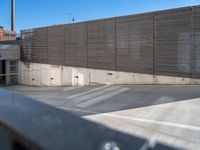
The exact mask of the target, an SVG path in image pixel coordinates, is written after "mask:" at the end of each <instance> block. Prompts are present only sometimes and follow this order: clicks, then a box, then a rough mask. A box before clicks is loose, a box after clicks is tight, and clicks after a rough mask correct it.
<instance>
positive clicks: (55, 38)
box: [48, 25, 65, 65]
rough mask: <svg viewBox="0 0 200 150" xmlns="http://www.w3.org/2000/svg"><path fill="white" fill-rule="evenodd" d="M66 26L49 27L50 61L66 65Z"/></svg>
mask: <svg viewBox="0 0 200 150" xmlns="http://www.w3.org/2000/svg"><path fill="white" fill-rule="evenodd" d="M64 51H65V26H63V25H62V26H52V27H49V28H48V63H49V64H55V65H64V58H65V55H64Z"/></svg>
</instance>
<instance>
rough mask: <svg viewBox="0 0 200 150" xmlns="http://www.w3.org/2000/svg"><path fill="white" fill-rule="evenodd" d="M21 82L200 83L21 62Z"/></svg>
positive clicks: (43, 83)
mask: <svg viewBox="0 0 200 150" xmlns="http://www.w3.org/2000/svg"><path fill="white" fill-rule="evenodd" d="M20 64H21V65H20V68H21V69H20V70H21V71H20V72H21V73H20V74H21V76H20V83H21V84H23V85H33V86H82V85H94V84H106V85H109V84H200V80H197V79H190V78H179V77H168V76H152V75H147V74H138V73H127V72H117V71H108V70H99V69H88V68H78V67H66V66H59V65H48V64H38V63H24V62H21V63H20Z"/></svg>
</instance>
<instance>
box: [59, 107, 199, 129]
mask: <svg viewBox="0 0 200 150" xmlns="http://www.w3.org/2000/svg"><path fill="white" fill-rule="evenodd" d="M59 109H63V110H71V111H77V112H83V113H91V114H96V116H104V117H110V118H116V119H123V120H128V121H134V122H142V123H150V124H156V125H162V126H168V127H173V128H181V129H186V130H193V131H198V132H200V127H198V126H193V125H187V124H180V123H173V122H166V121H157V120H149V119H142V118H136V117H126V116H120V115H113V114H111V113H102V114H101V113H99V112H95V111H88V110H82V109H75V108H64V107H59ZM90 116H91V115H90ZM87 117H89V116H84V117H83V118H87Z"/></svg>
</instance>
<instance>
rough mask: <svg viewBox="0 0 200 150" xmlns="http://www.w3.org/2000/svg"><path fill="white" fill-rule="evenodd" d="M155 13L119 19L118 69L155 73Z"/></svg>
mask: <svg viewBox="0 0 200 150" xmlns="http://www.w3.org/2000/svg"><path fill="white" fill-rule="evenodd" d="M153 25H154V23H153V14H143V15H133V16H128V17H120V18H118V19H117V37H116V38H117V43H116V44H117V53H116V60H117V61H116V69H117V70H118V71H128V72H136V73H145V74H153Z"/></svg>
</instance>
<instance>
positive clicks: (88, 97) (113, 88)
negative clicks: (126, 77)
mask: <svg viewBox="0 0 200 150" xmlns="http://www.w3.org/2000/svg"><path fill="white" fill-rule="evenodd" d="M118 89H120V87H119V86H111V87H108V88H105V89H103V90H100V91H96V92H94V93H90V94H87V95H85V96H81V97H78V98H74V103H81V102H83V101H86V100H91V99H94V98H96V97H98V96H102V95H105V94H107V93H110V92H112V91H116V90H118Z"/></svg>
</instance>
